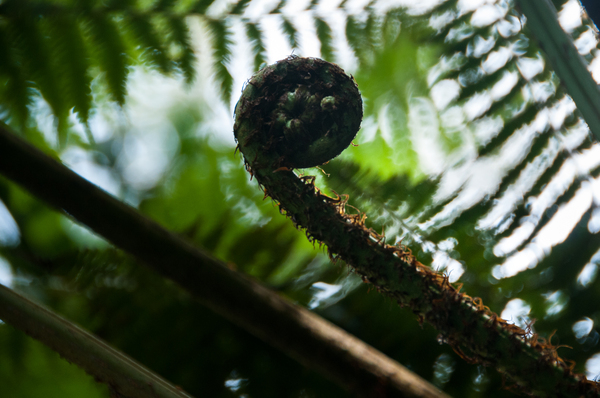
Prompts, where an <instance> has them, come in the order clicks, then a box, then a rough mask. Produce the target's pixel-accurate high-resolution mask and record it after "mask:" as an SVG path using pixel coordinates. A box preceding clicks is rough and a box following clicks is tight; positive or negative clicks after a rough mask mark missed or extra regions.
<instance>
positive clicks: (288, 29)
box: [281, 17, 298, 49]
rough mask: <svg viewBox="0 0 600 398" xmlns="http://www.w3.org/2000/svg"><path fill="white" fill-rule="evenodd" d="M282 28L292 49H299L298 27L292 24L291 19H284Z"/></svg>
mask: <svg viewBox="0 0 600 398" xmlns="http://www.w3.org/2000/svg"><path fill="white" fill-rule="evenodd" d="M281 28H282V29H283V32H284V33H285V34H286V36H287V37H288V40H289V42H290V46H291V47H292V49H294V48H298V30H297V29H296V27H295V26H294V25H293V24H292V23H291V22H290V20H289V19H287V18H285V17H283V18H282V21H281Z"/></svg>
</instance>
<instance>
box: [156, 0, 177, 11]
mask: <svg viewBox="0 0 600 398" xmlns="http://www.w3.org/2000/svg"><path fill="white" fill-rule="evenodd" d="M176 4H177V2H176V1H175V0H158V1H157V2H156V3H155V4H154V6H153V7H152V9H153V10H154V12H165V11H172V10H173V8H174V7H175V6H176Z"/></svg>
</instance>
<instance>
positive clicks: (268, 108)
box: [234, 58, 600, 397]
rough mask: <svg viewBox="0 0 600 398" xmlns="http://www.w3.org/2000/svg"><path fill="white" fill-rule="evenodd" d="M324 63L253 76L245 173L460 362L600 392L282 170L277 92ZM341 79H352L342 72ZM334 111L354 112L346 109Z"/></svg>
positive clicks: (305, 180) (246, 106)
mask: <svg viewBox="0 0 600 398" xmlns="http://www.w3.org/2000/svg"><path fill="white" fill-rule="evenodd" d="M323 63H324V61H321V62H319V63H316V62H315V61H314V60H313V59H302V58H288V59H285V60H282V61H279V62H278V63H277V64H275V65H273V66H270V67H268V68H265V69H263V70H262V71H260V72H259V73H258V74H257V75H255V76H254V77H253V78H252V79H250V81H249V83H248V86H247V88H246V90H245V91H244V92H243V93H242V97H241V99H240V102H238V105H237V108H236V124H235V126H234V130H235V134H236V138H237V139H238V146H239V148H240V151H241V152H242V153H243V154H244V157H245V162H246V168H247V170H248V171H249V172H250V173H251V174H252V175H253V176H254V177H255V178H256V180H257V181H258V183H259V184H260V186H261V187H262V188H263V190H264V192H265V194H266V195H269V196H271V197H272V198H273V199H274V200H275V201H277V202H278V203H279V207H280V210H281V211H282V212H285V214H286V215H287V216H288V217H290V218H291V219H292V221H293V222H294V223H295V224H296V226H298V227H299V228H303V229H305V230H306V235H307V237H308V239H309V240H311V241H319V242H323V243H325V244H326V245H327V249H328V251H329V253H330V256H332V258H341V259H343V260H344V261H345V262H346V263H347V264H348V265H350V266H351V267H353V268H354V270H356V272H357V273H358V274H360V275H361V276H362V277H363V280H364V281H365V282H370V283H372V284H373V285H374V286H375V287H376V288H377V290H378V291H379V292H381V293H382V294H384V295H386V296H389V297H391V298H393V299H394V300H396V301H397V302H398V304H399V305H400V306H406V307H409V308H410V309H411V310H412V311H413V312H414V313H415V315H416V316H417V319H418V320H419V322H423V321H427V322H429V323H431V324H432V325H433V326H434V327H435V328H436V329H437V330H439V331H440V335H441V337H442V338H443V339H444V340H445V341H446V342H448V344H450V345H451V346H452V347H453V348H454V350H455V351H456V352H457V353H458V354H459V355H460V356H461V357H462V358H463V359H465V360H467V361H468V362H472V363H480V364H484V365H487V366H494V367H495V368H496V369H497V370H498V371H500V372H502V373H503V374H505V375H507V376H509V377H510V379H512V381H513V382H515V383H516V386H515V388H517V389H519V390H522V391H524V392H526V393H529V394H534V395H538V396H544V397H555V396H564V397H581V396H586V397H597V396H600V387H599V384H597V383H594V382H591V381H588V380H587V379H586V378H585V376H584V375H581V374H576V373H574V372H573V370H572V369H573V365H572V364H569V363H567V362H566V361H564V360H563V359H561V358H560V357H559V356H558V354H557V352H556V347H554V346H552V344H550V342H545V341H543V339H541V338H538V336H537V335H532V336H530V334H529V333H528V332H527V331H525V330H523V329H521V328H519V327H517V326H515V325H511V324H508V323H507V322H506V321H504V320H502V319H501V318H500V317H499V316H498V315H496V314H494V313H493V312H491V311H490V310H489V308H487V307H485V306H484V305H483V304H482V303H481V299H479V298H471V297H469V296H468V295H466V294H464V293H460V292H459V291H458V290H457V289H456V288H454V287H453V286H452V285H451V284H450V283H449V282H448V278H447V276H445V275H442V274H440V273H437V272H435V271H433V270H432V269H431V268H429V267H427V266H425V265H423V264H421V263H420V262H418V261H417V260H416V258H415V257H414V256H413V255H412V254H411V252H410V250H409V249H407V248H406V247H403V246H392V245H388V244H386V243H385V240H384V239H383V237H382V236H380V235H379V234H377V233H376V232H374V231H373V230H372V229H370V228H368V227H367V226H366V225H365V222H364V220H365V217H364V216H363V215H362V214H361V213H360V212H359V214H348V213H347V212H346V210H345V205H346V202H347V200H348V198H347V196H342V197H337V198H331V197H329V196H326V195H324V194H322V193H321V192H320V191H319V189H318V188H316V187H315V185H314V177H301V178H299V177H298V176H296V174H295V173H294V172H293V171H291V170H290V169H289V168H287V167H282V164H285V163H284V162H285V157H286V154H285V153H283V152H282V150H281V148H280V146H279V145H278V144H279V142H281V141H282V140H283V139H282V138H281V137H282V135H281V134H280V133H278V132H277V131H275V132H273V129H272V126H273V120H276V119H277V118H278V117H279V116H278V114H277V112H276V110H277V105H276V103H275V101H276V100H277V99H278V98H283V97H285V93H280V92H279V91H281V90H285V89H288V90H296V89H297V88H296V84H297V83H296V82H297V81H299V78H298V76H294V74H300V75H302V73H303V71H304V70H305V69H306V68H308V67H309V66H310V67H312V66H311V65H317V66H316V67H318V68H326V66H323ZM288 74H289V75H291V76H288ZM324 75H326V72H323V71H315V72H311V76H312V77H311V78H310V79H304V82H305V83H303V84H306V85H307V87H306V88H305V89H304V90H305V91H308V92H311V93H315V92H316V91H317V90H318V89H319V87H320V85H321V83H319V82H318V81H317V79H318V78H319V77H320V76H324ZM325 78H326V79H328V76H325ZM346 81H347V82H351V81H352V80H351V79H350V78H349V77H347V78H346ZM288 82H291V83H288ZM286 84H287V86H286ZM347 84H351V83H347ZM272 85H273V86H272ZM339 86H340V87H342V92H340V93H336V94H331V93H329V92H328V93H327V95H334V96H335V95H339V96H343V95H346V94H345V92H346V89H345V88H344V87H343V85H341V84H340V85H339ZM273 87H276V89H277V90H279V91H277V95H272V92H273V90H275V88H273ZM273 110H275V111H273ZM309 110H310V108H309ZM339 112H341V113H344V112H346V113H347V112H350V113H351V111H349V110H348V109H339ZM325 133H328V132H327V131H325V132H324V134H325ZM286 151H289V150H286ZM286 153H287V152H286Z"/></svg>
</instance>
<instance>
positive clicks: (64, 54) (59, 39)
mask: <svg viewBox="0 0 600 398" xmlns="http://www.w3.org/2000/svg"><path fill="white" fill-rule="evenodd" d="M44 22H45V23H44V25H46V27H47V31H48V33H49V37H51V38H52V40H51V46H52V47H51V50H52V58H53V61H54V63H55V64H56V72H57V73H58V74H59V75H60V82H61V85H62V86H63V87H64V94H65V95H64V97H65V98H66V101H67V103H68V106H69V107H71V106H73V107H74V108H75V112H76V113H77V115H78V117H79V120H80V121H81V122H82V123H84V124H87V121H88V116H89V112H90V108H91V103H92V90H91V83H92V78H91V75H90V74H88V73H87V72H88V69H89V67H90V65H89V62H88V57H87V54H86V48H85V44H84V42H83V39H82V37H81V32H80V30H79V27H78V25H77V22H76V21H75V20H74V19H73V18H70V17H68V16H66V15H64V14H57V15H56V16H55V17H54V18H46V19H45V20H44ZM73 54H77V56H73Z"/></svg>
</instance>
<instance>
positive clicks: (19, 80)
mask: <svg viewBox="0 0 600 398" xmlns="http://www.w3.org/2000/svg"><path fill="white" fill-rule="evenodd" d="M7 36H8V35H7V32H6V26H5V25H2V24H0V59H2V62H0V110H2V108H3V107H7V108H8V111H9V113H8V115H7V117H6V118H4V115H1V116H2V118H3V119H4V120H5V121H6V122H9V123H10V122H11V121H13V120H14V121H15V123H16V125H17V126H19V128H22V127H24V126H25V122H26V120H27V117H28V116H29V110H28V108H27V106H28V105H29V103H30V100H31V99H30V95H29V88H28V85H27V82H26V80H25V77H24V73H23V71H22V69H21V68H20V67H19V64H18V60H17V59H16V54H15V51H14V49H13V48H11V46H10V45H9V40H8V37H7Z"/></svg>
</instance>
